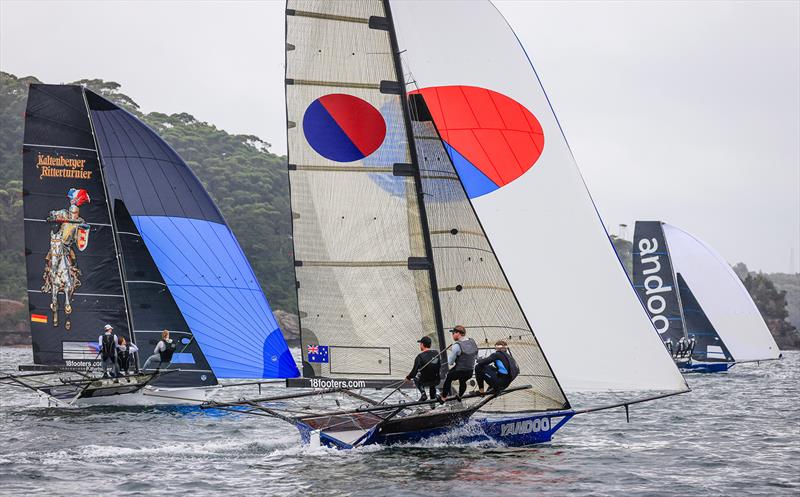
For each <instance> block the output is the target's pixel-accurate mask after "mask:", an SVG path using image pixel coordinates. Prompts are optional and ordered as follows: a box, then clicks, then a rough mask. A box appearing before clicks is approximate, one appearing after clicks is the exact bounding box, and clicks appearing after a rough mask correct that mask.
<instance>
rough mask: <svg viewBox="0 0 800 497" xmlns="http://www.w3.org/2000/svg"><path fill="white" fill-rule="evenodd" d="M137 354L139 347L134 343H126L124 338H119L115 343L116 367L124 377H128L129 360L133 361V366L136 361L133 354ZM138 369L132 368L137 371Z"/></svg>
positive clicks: (136, 367)
mask: <svg viewBox="0 0 800 497" xmlns="http://www.w3.org/2000/svg"><path fill="white" fill-rule="evenodd" d="M136 352H139V347H137V346H136V344H135V343H128V341H127V340H125V337H123V336H121V337H119V340H118V341H117V365H118V367H119V371H120V373H122V374H123V375H124V376H128V369H130V366H131V360H133V361H134V365H135V364H136V359H135V357H134V354H135V353H136ZM138 369H139V367H138V366H136V365H135V366H134V370H135V371H138Z"/></svg>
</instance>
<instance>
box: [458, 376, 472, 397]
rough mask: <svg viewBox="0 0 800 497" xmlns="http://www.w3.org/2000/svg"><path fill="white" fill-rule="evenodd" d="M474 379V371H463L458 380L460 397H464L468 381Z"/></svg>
mask: <svg viewBox="0 0 800 497" xmlns="http://www.w3.org/2000/svg"><path fill="white" fill-rule="evenodd" d="M470 378H472V371H462V372H461V374H460V375H459V378H458V397H459V398H461V397H463V396H464V393H465V392H466V391H467V381H469V379H470Z"/></svg>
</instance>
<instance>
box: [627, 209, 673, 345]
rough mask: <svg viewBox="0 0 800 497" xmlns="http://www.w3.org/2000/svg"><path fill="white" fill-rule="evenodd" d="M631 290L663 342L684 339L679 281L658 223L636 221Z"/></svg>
mask: <svg viewBox="0 0 800 497" xmlns="http://www.w3.org/2000/svg"><path fill="white" fill-rule="evenodd" d="M631 256H632V259H633V278H632V279H633V287H634V288H635V289H636V291H637V293H638V294H639V299H640V300H641V301H642V305H644V307H645V309H647V313H648V314H649V316H650V320H651V321H652V322H653V326H655V328H656V331H657V332H658V334H659V335H661V338H662V340H664V341H667V340H670V341H671V342H672V343H675V344H677V343H678V341H679V340H681V339H682V338H686V337H687V335H686V329H685V328H684V323H683V311H682V310H681V304H680V300H679V299H680V297H679V295H680V294H679V292H678V282H677V280H676V279H675V273H674V271H673V270H672V261H671V260H670V256H669V247H668V246H667V240H666V239H665V238H664V231H663V230H662V229H661V223H660V222H659V221H637V222H636V228H635V229H634V233H633V248H632V249H631Z"/></svg>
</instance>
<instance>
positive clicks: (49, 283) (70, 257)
mask: <svg viewBox="0 0 800 497" xmlns="http://www.w3.org/2000/svg"><path fill="white" fill-rule="evenodd" d="M44 260H45V267H44V277H43V278H44V285H43V286H42V292H43V293H47V292H50V293H51V294H52V297H53V298H52V300H51V301H50V310H52V311H53V326H55V327H57V326H58V294H59V292H63V293H64V313H65V314H66V319H65V322H64V328H65V329H67V330H68V329H70V327H71V326H72V325H71V324H70V314H72V294H73V293H75V290H76V289H77V288H78V287H79V286H81V282H80V279H79V277H80V274H81V271H80V269H78V267H77V266H76V265H75V253H74V252H73V251H72V249H71V248H69V247H68V246H66V245H65V244H64V241H63V240H62V239H61V236H60V234H59V233H52V232H51V233H50V251H49V252H48V253H47V256H46V257H45V259H44Z"/></svg>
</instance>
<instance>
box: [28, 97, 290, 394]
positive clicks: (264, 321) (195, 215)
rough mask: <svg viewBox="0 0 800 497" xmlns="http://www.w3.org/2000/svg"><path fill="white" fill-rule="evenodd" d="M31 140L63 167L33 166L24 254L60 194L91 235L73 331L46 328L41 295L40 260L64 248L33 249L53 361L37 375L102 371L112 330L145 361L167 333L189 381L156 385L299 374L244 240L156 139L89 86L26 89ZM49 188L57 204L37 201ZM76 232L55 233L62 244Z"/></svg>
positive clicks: (34, 291) (37, 335)
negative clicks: (104, 337)
mask: <svg viewBox="0 0 800 497" xmlns="http://www.w3.org/2000/svg"><path fill="white" fill-rule="evenodd" d="M61 129H67V130H68V131H69V134H67V135H66V137H67V138H71V140H66V139H65V138H63V137H62V134H60V133H59V130H61ZM25 136H26V138H25V151H26V154H30V153H31V151H35V150H42V147H51V149H52V147H53V146H54V145H58V146H59V147H58V148H55V149H53V150H54V152H53V153H54V154H55V153H57V154H59V155H58V156H54V157H53V158H44V159H42V158H39V159H36V160H37V161H38V163H39V166H38V168H37V164H32V163H31V160H32V159H30V158H29V155H26V160H25V165H24V170H25V171H24V174H25V176H24V177H25V185H24V186H25V209H26V245H27V246H31V247H38V246H39V244H40V243H41V242H40V239H45V240H46V238H47V234H46V233H44V232H45V231H47V230H48V228H49V226H48V225H47V223H46V221H47V218H44V217H43V216H44V214H43V212H44V211H45V210H46V208H47V206H48V205H51V204H52V203H53V202H54V201H55V198H57V193H56V192H60V191H61V190H67V191H69V192H71V193H70V196H69V199H67V197H66V195H65V197H64V198H65V201H66V200H69V202H70V204H71V205H76V206H79V209H80V211H79V213H78V214H79V215H80V217H81V221H80V222H74V223H72V224H76V225H77V226H78V228H79V229H82V230H83V231H85V233H78V234H77V235H76V237H74V240H73V239H72V238H70V241H69V243H70V244H71V245H70V247H69V248H70V250H72V252H69V254H74V255H70V257H71V259H67V260H66V262H67V263H70V261H73V262H74V265H75V267H77V269H78V271H77V272H76V271H75V270H72V271H71V272H72V273H74V274H76V275H77V277H79V278H80V279H81V287H80V290H78V291H77V292H76V294H75V295H77V296H79V297H88V299H84V300H76V301H75V302H73V303H72V306H71V309H70V310H71V311H72V323H71V326H70V329H66V328H65V327H62V328H59V327H58V326H55V327H54V326H53V325H52V324H50V323H48V322H47V321H49V319H48V315H47V314H43V312H44V310H43V308H42V306H43V305H44V304H43V303H42V302H40V301H41V300H42V299H43V297H42V292H41V288H37V284H38V285H39V286H41V284H40V283H37V281H40V278H41V267H42V262H41V261H42V260H44V259H45V254H47V255H46V257H48V261H49V260H50V259H51V258H52V254H54V253H56V252H54V250H55V249H53V248H52V246H51V249H50V251H49V252H48V251H47V250H44V251H43V249H39V250H36V249H30V250H28V253H29V255H28V259H27V261H28V280H29V285H28V287H29V296H31V313H32V318H31V319H32V322H33V323H36V324H35V329H34V330H33V331H34V332H33V342H34V350H35V351H36V350H37V349H41V348H43V347H44V346H45V345H46V347H47V352H48V355H47V356H46V357H44V356H37V355H36V353H35V354H34V359H35V362H36V363H37V364H48V365H64V364H67V365H70V362H68V361H72V362H73V363H76V361H77V362H84V363H85V362H87V361H89V362H91V361H93V360H95V359H96V357H97V354H96V351H95V350H94V348H93V347H94V346H93V342H96V340H97V335H98V334H99V333H100V330H101V329H102V326H103V324H105V323H111V324H112V325H113V326H114V327H115V332H116V333H117V334H118V335H123V336H126V337H128V338H130V339H133V340H134V341H135V342H136V343H137V344H138V345H139V347H140V349H141V352H140V355H141V356H142V357H140V361H143V360H144V358H145V357H147V355H148V354H149V353H150V351H151V350H152V348H153V347H154V346H155V344H156V343H157V342H158V340H159V338H160V333H161V331H162V330H163V329H169V330H170V332H171V334H172V337H173V338H174V339H176V342H177V344H178V348H177V352H176V354H175V356H174V357H173V361H172V364H171V365H170V368H171V369H180V370H181V373H180V374H170V375H165V376H164V377H163V378H160V379H158V380H157V383H158V384H159V385H161V386H178V385H181V386H183V385H214V384H216V378H217V377H222V378H225V377H238V378H269V377H287V376H292V375H296V374H297V369H296V366H295V365H294V362H293V360H292V357H291V353H290V352H289V350H288V348H287V346H286V343H285V342H284V340H283V337H282V335H281V332H280V330H279V328H278V325H277V323H276V321H275V318H274V317H273V315H272V312H271V310H270V309H269V304H268V303H267V301H266V298H265V297H264V295H263V292H262V291H261V288H260V286H259V284H258V282H257V281H256V278H255V275H254V274H253V271H252V269H251V268H250V265H249V263H248V262H247V259H246V258H245V257H244V254H243V253H242V250H241V248H240V247H239V244H238V242H237V241H236V238H235V237H234V236H233V233H232V232H231V231H230V229H229V228H228V227H227V225H226V224H225V222H224V219H223V218H222V215H221V214H220V213H219V211H218V209H217V208H216V206H215V205H214V203H213V202H212V200H211V199H210V197H209V196H208V194H207V193H206V192H205V190H204V189H203V187H202V185H201V184H200V182H199V181H198V180H197V178H196V177H195V176H194V174H193V173H192V172H191V170H190V169H189V168H188V167H187V166H186V164H185V163H184V162H183V161H182V160H181V159H180V157H178V155H177V154H176V153H175V152H174V150H172V149H171V148H170V147H169V146H168V145H167V144H166V143H165V142H164V141H163V140H162V139H161V138H160V137H158V136H157V135H156V134H155V133H154V132H153V131H152V130H151V129H150V128H148V127H147V126H146V125H144V124H143V123H142V122H141V121H139V120H138V119H137V118H136V117H135V116H133V115H132V114H130V113H128V112H127V111H125V110H123V109H121V108H119V107H118V106H116V105H115V104H114V103H112V102H110V101H108V100H106V99H104V98H103V97H101V96H99V95H97V94H95V93H93V92H91V91H89V90H86V89H84V88H82V87H79V86H57V85H31V90H30V96H29V101H28V114H27V120H26V135H25ZM43 144H44V145H43ZM46 150H49V149H46ZM78 153H82V154H87V156H88V157H89V158H88V159H86V160H85V161H84V162H75V160H74V159H71V158H70V157H71V156H67V155H66V154H78ZM38 156H39V157H42V154H41V153H39V154H38ZM80 160H84V159H83V158H81V159H80ZM42 161H47V162H48V163H50V162H53V163H57V164H58V165H57V166H53V167H56V172H52V171H51V170H50V169H48V170H47V171H46V172H47V174H45V173H44V171H45V170H44V169H43V166H41V163H42ZM98 161H99V162H98ZM84 171H85V172H84ZM37 173H38V176H37ZM51 173H52V174H51ZM81 176H84V177H85V180H83V181H79V180H80V179H82V178H80V177H81ZM90 180H91V181H90ZM92 181H93V182H92ZM45 188H47V190H45ZM51 190H53V193H52V194H51V195H49V196H47V195H43V194H40V193H39V192H42V191H46V192H47V193H50V191H51ZM74 192H78V193H74ZM81 192H82V193H81ZM62 195H63V194H62ZM58 196H60V195H58ZM84 197H85V198H84ZM87 206H92V208H93V209H94V210H91V209H87ZM70 209H72V207H70V208H69V209H67V214H69V212H70ZM39 211H41V212H39ZM50 217H51V218H52V217H53V216H52V215H51V216H50ZM84 218H85V219H84ZM43 221H45V222H43ZM67 221H70V219H68V220H67ZM36 223H39V224H36ZM72 224H68V223H67V222H59V225H60V226H61V228H59V229H60V230H61V231H59V233H61V232H62V231H63V230H64V228H63V227H64V226H67V227H69V226H72ZM29 226H30V228H29ZM86 227H88V228H86ZM29 232H30V233H29ZM40 232H41V233H40ZM65 236H66V235H65ZM51 238H52V235H51ZM84 254H86V255H84ZM92 254H98V255H97V256H96V257H98V258H99V261H96V260H95V259H92V258H91V255H92ZM68 274H70V273H68ZM87 285H90V286H89V288H88V289H86V290H84V289H85V288H86V287H87ZM96 285H104V287H102V288H100V289H95V288H96V287H95V286H96ZM112 285H113V287H112ZM107 287H111V288H108V289H106V288H107ZM82 292H86V294H83V293H82ZM90 292H91V293H90ZM64 294H65V291H63V289H62V291H61V293H60V294H59V293H58V292H56V296H55V297H53V301H54V302H56V303H58V302H61V300H62V299H63V298H64ZM48 301H49V298H48ZM57 314H58V313H55V312H54V313H53V315H54V316H55V315H57ZM42 316H44V319H43V320H39V318H40V317H42ZM42 321H45V322H42ZM33 326H34V325H33V324H32V327H33ZM78 340H80V341H78Z"/></svg>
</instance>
